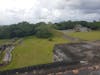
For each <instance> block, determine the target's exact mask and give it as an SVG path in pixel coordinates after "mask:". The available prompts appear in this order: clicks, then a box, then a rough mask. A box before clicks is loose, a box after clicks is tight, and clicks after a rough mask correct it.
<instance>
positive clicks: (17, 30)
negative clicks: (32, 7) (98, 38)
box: [0, 21, 100, 39]
mask: <svg viewBox="0 0 100 75" xmlns="http://www.w3.org/2000/svg"><path fill="white" fill-rule="evenodd" d="M76 24H81V25H82V26H85V27H88V28H91V29H92V30H99V29H100V22H96V21H93V22H87V21H64V22H59V23H48V24H46V23H45V22H40V23H36V24H30V23H28V22H20V23H18V24H12V25H1V26H0V39H7V38H15V37H25V36H30V35H35V36H37V37H39V38H49V37H52V36H53V34H52V32H51V29H57V30H67V29H72V28H74V27H75V25H76Z"/></svg>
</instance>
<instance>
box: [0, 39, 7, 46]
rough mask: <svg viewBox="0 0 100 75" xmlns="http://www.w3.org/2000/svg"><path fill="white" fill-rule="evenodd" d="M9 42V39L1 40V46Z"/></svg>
mask: <svg viewBox="0 0 100 75" xmlns="http://www.w3.org/2000/svg"><path fill="white" fill-rule="evenodd" d="M6 42H8V39H0V45H1V44H4V43H6Z"/></svg>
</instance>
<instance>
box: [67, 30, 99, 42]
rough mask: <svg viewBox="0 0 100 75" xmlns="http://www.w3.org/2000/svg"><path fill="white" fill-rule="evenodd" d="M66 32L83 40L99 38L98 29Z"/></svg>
mask: <svg viewBox="0 0 100 75" xmlns="http://www.w3.org/2000/svg"><path fill="white" fill-rule="evenodd" d="M66 34H68V35H70V36H72V37H76V38H81V39H83V40H89V41H95V40H100V31H91V32H70V33H67V32H66Z"/></svg>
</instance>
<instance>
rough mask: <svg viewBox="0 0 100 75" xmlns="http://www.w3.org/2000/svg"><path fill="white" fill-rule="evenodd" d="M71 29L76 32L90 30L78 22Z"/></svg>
mask: <svg viewBox="0 0 100 75" xmlns="http://www.w3.org/2000/svg"><path fill="white" fill-rule="evenodd" d="M73 30H74V31H76V32H89V31H91V29H89V28H87V27H83V26H82V25H80V24H77V25H76V26H75V27H74V29H73Z"/></svg>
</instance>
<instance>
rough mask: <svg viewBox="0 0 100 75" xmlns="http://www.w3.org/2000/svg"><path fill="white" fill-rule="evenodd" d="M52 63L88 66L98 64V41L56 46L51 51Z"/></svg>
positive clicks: (99, 49)
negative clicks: (52, 54) (76, 63)
mask: <svg viewBox="0 0 100 75" xmlns="http://www.w3.org/2000/svg"><path fill="white" fill-rule="evenodd" d="M53 53H54V59H53V61H54V62H58V61H65V62H74V61H79V62H80V63H84V64H89V63H97V62H100V41H95V42H90V43H89V42H81V43H69V44H57V45H55V47H54V50H53Z"/></svg>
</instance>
